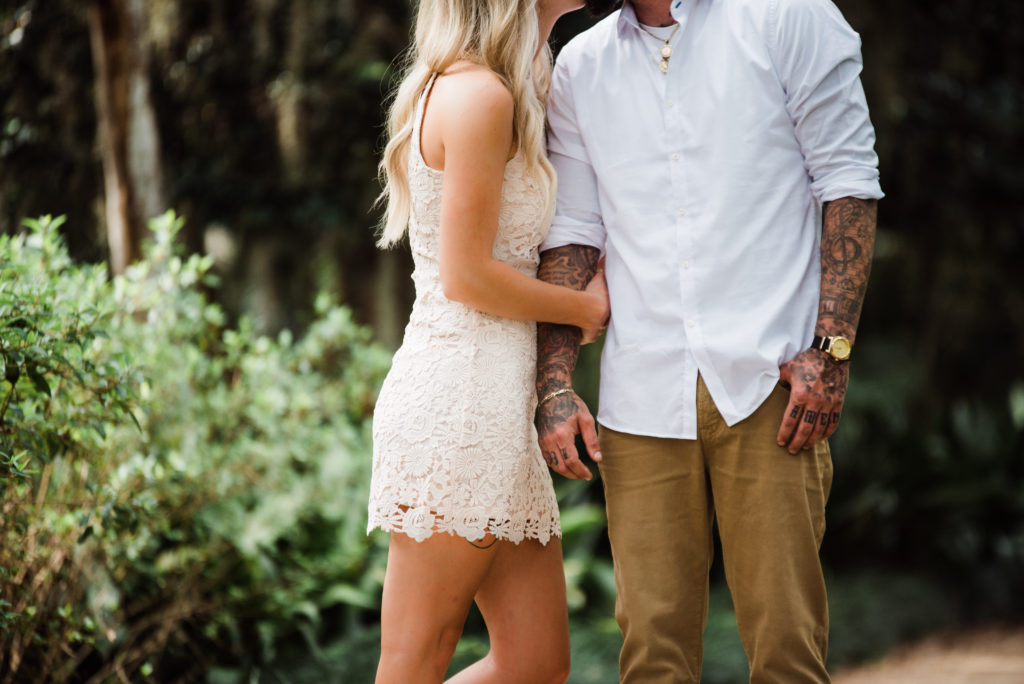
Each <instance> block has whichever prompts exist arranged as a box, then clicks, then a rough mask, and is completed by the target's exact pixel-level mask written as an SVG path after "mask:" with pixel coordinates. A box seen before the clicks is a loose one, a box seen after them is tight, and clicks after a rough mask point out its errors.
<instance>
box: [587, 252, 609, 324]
mask: <svg viewBox="0 0 1024 684" xmlns="http://www.w3.org/2000/svg"><path fill="white" fill-rule="evenodd" d="M583 291H584V292H586V293H587V294H591V295H594V296H595V299H596V301H595V308H594V319H593V320H594V321H595V322H596V325H592V324H587V325H584V326H581V327H580V330H582V332H583V337H582V339H581V340H580V344H590V343H591V342H594V341H596V340H597V338H598V337H600V336H601V333H603V332H604V329H605V328H606V327H607V326H608V319H609V318H610V316H611V303H610V302H609V300H608V282H607V281H606V280H605V277H604V259H603V258H602V259H601V260H600V261H598V262H597V272H596V273H595V274H594V277H593V278H591V279H590V282H589V283H587V286H586V288H584V290H583Z"/></svg>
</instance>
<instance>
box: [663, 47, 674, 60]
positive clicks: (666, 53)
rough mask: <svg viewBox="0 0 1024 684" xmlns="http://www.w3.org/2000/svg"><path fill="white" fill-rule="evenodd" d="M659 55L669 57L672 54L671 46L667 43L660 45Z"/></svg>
mask: <svg viewBox="0 0 1024 684" xmlns="http://www.w3.org/2000/svg"><path fill="white" fill-rule="evenodd" d="M661 56H662V57H663V58H664V59H668V58H669V57H671V56H672V46H671V45H668V44H666V45H662V46H661Z"/></svg>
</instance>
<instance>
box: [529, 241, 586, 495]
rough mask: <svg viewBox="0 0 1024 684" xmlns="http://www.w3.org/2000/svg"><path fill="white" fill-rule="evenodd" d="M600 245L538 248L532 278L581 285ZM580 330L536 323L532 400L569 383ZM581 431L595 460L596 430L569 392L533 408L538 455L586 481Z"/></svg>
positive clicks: (561, 471) (559, 470)
mask: <svg viewBox="0 0 1024 684" xmlns="http://www.w3.org/2000/svg"><path fill="white" fill-rule="evenodd" d="M600 257H601V250H599V249H597V248H596V247H588V246H584V245H564V246H562V247H555V248H553V249H549V250H546V251H544V252H542V253H541V257H540V267H539V269H538V271H537V278H539V279H540V280H543V281H544V282H548V283H554V284H556V285H561V286H563V287H571V288H573V289H576V290H582V289H583V288H584V287H586V285H587V283H589V282H590V279H591V278H593V277H594V274H595V273H597V264H598V260H599V259H600ZM581 335H582V333H581V331H580V329H579V328H577V327H575V326H571V325H558V324H554V323H538V324H537V400H538V401H543V400H544V399H545V397H548V396H550V395H551V393H552V392H557V391H558V390H563V389H571V388H572V373H573V370H575V368H576V359H577V357H578V356H579V350H580V338H581ZM577 433H581V434H582V435H583V440H584V442H585V443H586V445H587V450H588V451H589V452H590V456H591V458H593V459H594V460H595V461H599V460H600V459H601V453H600V451H599V448H600V447H599V446H598V441H597V430H596V427H595V424H594V419H593V417H592V416H591V415H590V410H589V409H588V408H587V405H586V404H584V403H583V400H581V399H580V398H579V397H577V396H576V394H575V393H573V392H565V393H562V394H559V395H557V396H554V397H552V398H550V399H548V400H547V401H544V403H543V404H542V405H540V406H538V407H537V436H538V437H539V439H540V446H541V451H542V452H543V454H544V460H545V461H547V464H548V465H549V466H550V467H551V468H552V469H553V470H555V471H557V472H558V473H561V474H562V475H564V476H565V477H568V478H573V479H583V480H589V479H591V477H593V476H592V475H591V473H590V470H589V469H588V468H587V467H586V466H585V465H583V463H582V461H580V458H579V454H578V453H577V451H576V443H575V438H576V434H577Z"/></svg>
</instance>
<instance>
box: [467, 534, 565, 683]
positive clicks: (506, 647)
mask: <svg viewBox="0 0 1024 684" xmlns="http://www.w3.org/2000/svg"><path fill="white" fill-rule="evenodd" d="M498 546H500V547H501V548H500V549H499V550H498V553H497V557H496V558H495V559H494V563H493V565H491V569H490V572H489V573H488V574H487V576H486V577H485V578H484V579H483V582H482V584H481V585H480V588H479V590H478V591H477V594H476V602H477V606H479V608H480V612H481V614H482V615H483V617H484V621H485V622H486V623H487V633H488V635H489V636H490V641H491V650H490V652H489V653H488V654H487V657H485V658H484V659H483V660H481V661H479V662H477V663H474V664H473V665H472V666H470V667H468V668H466V669H465V670H463V671H462V672H460V673H459V674H457V675H456V676H455V677H453V678H451V679H450V680H448V682H449V684H484V683H499V682H500V683H501V684H564V682H565V681H566V679H567V678H568V677H569V658H570V654H569V615H568V608H567V606H566V599H565V573H564V570H563V569H562V545H561V541H560V540H559V539H558V538H557V537H555V538H553V539H552V540H551V541H549V542H548V543H547V545H546V546H542V545H541V544H540V543H539V542H537V541H536V540H528V541H524V542H521V543H520V544H519V545H518V546H517V545H515V544H512V543H510V542H499V544H498Z"/></svg>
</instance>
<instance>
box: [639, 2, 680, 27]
mask: <svg viewBox="0 0 1024 684" xmlns="http://www.w3.org/2000/svg"><path fill="white" fill-rule="evenodd" d="M630 2H632V4H633V11H634V12H636V20H637V21H639V22H640V23H641V24H645V25H647V26H671V25H672V24H674V23H676V20H675V19H674V18H673V17H672V12H671V11H670V8H671V7H672V0H630Z"/></svg>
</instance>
